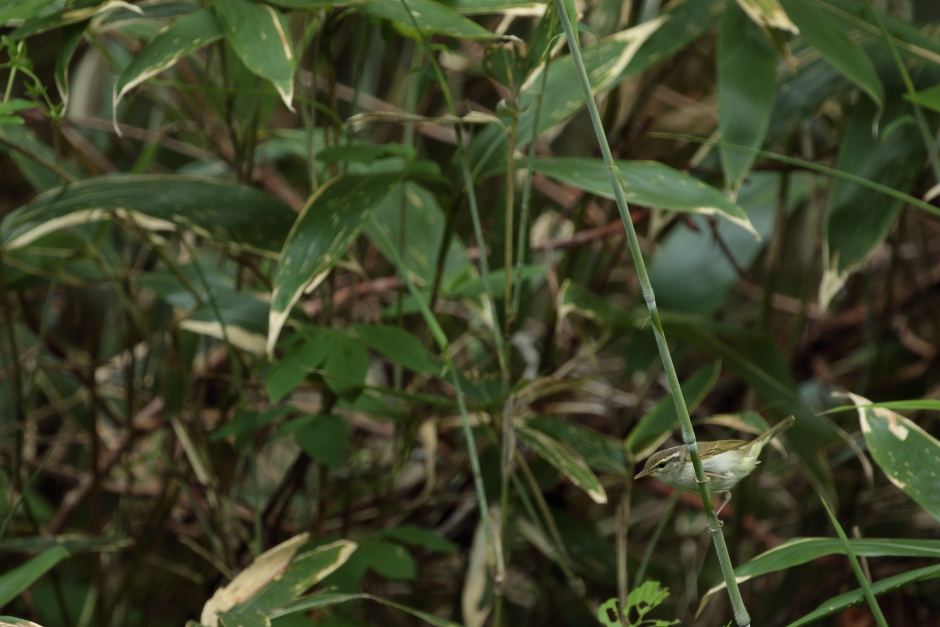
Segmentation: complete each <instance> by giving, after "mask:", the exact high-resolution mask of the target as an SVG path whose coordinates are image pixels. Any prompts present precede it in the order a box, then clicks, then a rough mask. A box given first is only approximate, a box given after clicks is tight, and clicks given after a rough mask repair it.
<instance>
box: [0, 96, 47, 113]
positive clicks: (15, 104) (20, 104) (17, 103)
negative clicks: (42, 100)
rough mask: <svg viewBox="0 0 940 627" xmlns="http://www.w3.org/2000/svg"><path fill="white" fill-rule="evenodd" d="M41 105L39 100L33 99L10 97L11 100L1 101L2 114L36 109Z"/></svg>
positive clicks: (0, 109) (0, 110)
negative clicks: (34, 100)
mask: <svg viewBox="0 0 940 627" xmlns="http://www.w3.org/2000/svg"><path fill="white" fill-rule="evenodd" d="M39 106H42V105H40V104H39V103H38V102H33V101H32V100H24V99H22V98H10V99H9V100H6V101H4V102H0V115H9V114H11V113H16V112H17V111H23V110H25V109H35V108H36V107H39Z"/></svg>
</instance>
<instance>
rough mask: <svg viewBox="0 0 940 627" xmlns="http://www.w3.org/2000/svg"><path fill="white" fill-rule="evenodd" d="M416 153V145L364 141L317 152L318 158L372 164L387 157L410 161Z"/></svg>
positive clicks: (320, 159)
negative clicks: (368, 142) (367, 142)
mask: <svg viewBox="0 0 940 627" xmlns="http://www.w3.org/2000/svg"><path fill="white" fill-rule="evenodd" d="M416 154H417V152H416V151H415V149H414V146H405V145H404V144H365V143H362V144H352V145H343V146H330V147H329V148H324V149H323V150H321V151H319V152H318V153H317V160H319V161H346V162H349V163H363V164H370V163H372V162H373V161H375V160H376V159H383V158H386V157H402V158H404V159H407V160H409V161H410V160H412V159H414V158H415V155H416Z"/></svg>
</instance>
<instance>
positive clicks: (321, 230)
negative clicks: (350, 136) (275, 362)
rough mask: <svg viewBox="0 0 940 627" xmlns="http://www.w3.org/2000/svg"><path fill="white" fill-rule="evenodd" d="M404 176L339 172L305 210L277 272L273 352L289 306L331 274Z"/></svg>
mask: <svg viewBox="0 0 940 627" xmlns="http://www.w3.org/2000/svg"><path fill="white" fill-rule="evenodd" d="M399 179H400V174H398V173H385V174H347V175H343V176H338V177H336V178H334V179H332V180H330V181H329V182H328V183H326V185H323V186H321V187H320V188H319V189H318V190H317V193H316V194H314V195H313V196H312V197H311V198H310V200H308V201H307V204H306V205H304V208H303V209H301V211H300V215H299V216H298V217H297V221H296V222H295V223H294V227H293V229H291V232H290V235H289V236H288V237H287V241H286V242H285V243H284V248H283V250H282V252H281V260H280V263H279V264H278V266H277V272H276V273H275V275H274V293H273V294H272V296H271V317H270V322H269V327H268V355H269V356H270V355H271V354H272V353H273V351H274V345H275V343H276V342H277V337H278V335H279V334H280V332H281V329H282V328H283V327H284V323H285V322H286V321H287V316H288V313H289V312H290V308H291V307H293V306H294V303H296V302H297V300H298V299H299V298H300V296H301V294H303V293H304V291H305V290H306V291H310V290H312V289H313V288H315V287H316V286H317V285H319V284H320V282H321V281H322V280H323V279H324V278H326V274H327V272H329V270H330V268H332V267H333V264H335V263H336V262H337V261H338V260H339V259H340V258H341V257H342V255H344V254H345V253H346V249H347V248H349V246H350V245H351V244H352V243H353V241H355V239H356V237H357V236H358V235H359V233H360V232H361V231H362V228H363V226H364V225H365V223H366V222H367V221H369V218H370V216H371V214H372V212H373V211H374V210H375V207H376V206H377V205H378V204H379V202H381V200H382V199H383V198H385V196H386V195H388V193H389V192H390V191H392V189H393V188H394V187H395V186H396V185H397V183H398V182H399Z"/></svg>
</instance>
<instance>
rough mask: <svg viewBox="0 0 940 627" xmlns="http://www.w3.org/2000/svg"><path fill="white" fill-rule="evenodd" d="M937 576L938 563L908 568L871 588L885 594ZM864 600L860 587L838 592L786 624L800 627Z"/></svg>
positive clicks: (874, 583) (874, 584) (874, 591)
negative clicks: (906, 570) (912, 568)
mask: <svg viewBox="0 0 940 627" xmlns="http://www.w3.org/2000/svg"><path fill="white" fill-rule="evenodd" d="M937 577H940V565H936V566H927V567H925V568H918V569H915V570H909V571H908V572H906V573H902V574H900V575H895V576H894V577H888V578H887V579H882V580H881V581H876V582H873V583H872V584H871V590H872V592H873V593H874V594H875V596H878V595H880V594H887V593H888V592H892V591H893V590H897V589H898V588H900V587H902V586H906V585H907V584H909V583H914V582H915V581H923V580H925V579H935V578H937ZM864 600H865V596H864V593H863V592H862V590H861V589H857V590H853V591H851V592H846V593H845V594H840V595H839V596H837V597H833V598H831V599H829V600H828V601H826V602H825V603H823V604H822V605H820V606H819V607H818V608H816V609H815V610H814V611H812V612H810V613H809V614H807V615H806V616H803V617H802V618H800V619H799V620H796V621H794V622H792V623H790V624H789V625H787V627H800V626H801V625H807V624H809V623H813V622H816V621H818V620H819V619H820V618H824V617H826V616H831V615H832V614H835V613H837V612H841V611H842V610H844V609H845V608H847V607H851V606H853V605H857V604H859V603H861V602H862V601H864Z"/></svg>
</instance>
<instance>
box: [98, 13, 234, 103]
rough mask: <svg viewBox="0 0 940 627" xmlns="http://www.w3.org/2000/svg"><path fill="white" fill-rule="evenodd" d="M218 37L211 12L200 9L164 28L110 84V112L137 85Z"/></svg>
mask: <svg viewBox="0 0 940 627" xmlns="http://www.w3.org/2000/svg"><path fill="white" fill-rule="evenodd" d="M221 38H222V26H221V25H220V24H219V20H217V19H216V17H215V13H213V12H212V10H211V9H200V10H199V11H195V12H193V13H190V14H189V15H187V16H185V17H182V18H180V19H178V20H176V21H174V22H173V23H172V24H169V25H167V26H166V27H165V28H164V29H163V30H161V31H160V32H159V33H157V35H156V36H155V37H154V38H153V39H151V40H150V43H148V44H147V45H146V46H145V47H144V49H143V50H141V51H140V52H139V53H138V54H137V56H136V57H134V59H133V60H132V61H131V62H130V63H128V64H127V67H125V68H124V70H123V71H121V74H120V76H118V78H117V80H116V81H115V83H114V96H113V101H114V102H113V107H114V109H115V110H117V105H118V103H119V102H120V101H121V98H123V97H124V95H125V94H126V93H127V92H129V91H130V90H131V89H133V88H134V87H136V86H137V85H139V84H141V83H143V82H144V81H146V80H147V79H149V78H152V77H154V76H156V75H158V74H159V73H160V72H163V71H164V70H166V69H168V68H171V67H173V66H174V65H175V64H176V62H177V61H179V60H180V59H182V58H183V57H186V56H189V55H190V54H192V53H193V52H195V51H197V50H199V49H200V48H202V47H204V46H208V45H209V44H211V43H212V42H214V41H217V40H219V39H221ZM115 115H116V114H115Z"/></svg>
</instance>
